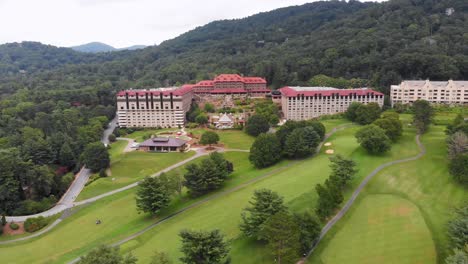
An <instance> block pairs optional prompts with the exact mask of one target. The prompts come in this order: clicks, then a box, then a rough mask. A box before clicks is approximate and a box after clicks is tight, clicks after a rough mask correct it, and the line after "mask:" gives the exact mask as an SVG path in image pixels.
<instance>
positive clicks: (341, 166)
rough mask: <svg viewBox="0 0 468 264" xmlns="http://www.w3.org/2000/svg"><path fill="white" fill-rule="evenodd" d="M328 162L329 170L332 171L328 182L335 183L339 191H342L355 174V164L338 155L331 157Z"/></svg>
mask: <svg viewBox="0 0 468 264" xmlns="http://www.w3.org/2000/svg"><path fill="white" fill-rule="evenodd" d="M330 161H331V164H330V168H331V169H332V172H331V175H330V180H331V181H333V182H335V183H337V184H338V187H339V188H340V189H343V188H344V187H345V186H346V185H347V184H348V182H349V181H351V180H352V178H353V176H354V175H355V174H356V172H357V169H356V163H355V162H354V161H353V160H351V159H346V158H344V157H343V156H341V155H339V154H338V155H336V156H333V157H331V158H330Z"/></svg>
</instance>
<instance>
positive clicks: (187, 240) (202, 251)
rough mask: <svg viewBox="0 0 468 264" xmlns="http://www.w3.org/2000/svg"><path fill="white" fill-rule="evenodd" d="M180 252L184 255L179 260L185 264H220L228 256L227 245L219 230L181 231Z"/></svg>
mask: <svg viewBox="0 0 468 264" xmlns="http://www.w3.org/2000/svg"><path fill="white" fill-rule="evenodd" d="M179 236H180V237H181V238H182V248H181V251H182V253H183V254H184V256H183V257H182V258H180V260H181V261H182V262H183V263H187V264H206V263H210V264H222V263H225V260H226V257H227V256H228V254H229V245H228V243H227V242H226V241H225V240H224V236H223V235H222V234H221V232H220V231H219V230H213V231H210V232H203V231H199V232H197V231H188V230H184V231H181V232H180V234H179Z"/></svg>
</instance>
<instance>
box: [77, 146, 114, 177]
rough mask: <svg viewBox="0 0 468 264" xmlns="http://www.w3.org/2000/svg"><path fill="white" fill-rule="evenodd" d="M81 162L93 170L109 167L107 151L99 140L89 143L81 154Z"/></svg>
mask: <svg viewBox="0 0 468 264" xmlns="http://www.w3.org/2000/svg"><path fill="white" fill-rule="evenodd" d="M81 162H82V163H83V164H85V165H86V167H87V168H89V169H90V170H92V171H93V172H98V171H100V170H101V169H106V168H107V167H109V165H110V157H109V152H108V151H107V148H106V147H105V146H104V145H103V144H102V143H101V142H95V143H90V144H88V145H87V146H86V147H85V149H84V151H83V153H82V154H81Z"/></svg>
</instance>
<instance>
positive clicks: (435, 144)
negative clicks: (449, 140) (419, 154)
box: [309, 126, 468, 263]
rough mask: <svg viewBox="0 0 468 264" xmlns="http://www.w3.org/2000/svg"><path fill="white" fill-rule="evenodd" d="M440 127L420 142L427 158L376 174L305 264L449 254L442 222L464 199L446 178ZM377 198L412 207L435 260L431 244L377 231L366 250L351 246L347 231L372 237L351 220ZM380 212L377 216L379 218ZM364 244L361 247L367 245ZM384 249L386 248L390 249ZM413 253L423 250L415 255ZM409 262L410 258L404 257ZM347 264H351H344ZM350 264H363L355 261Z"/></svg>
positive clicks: (463, 193) (440, 257)
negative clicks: (353, 256)
mask: <svg viewBox="0 0 468 264" xmlns="http://www.w3.org/2000/svg"><path fill="white" fill-rule="evenodd" d="M444 129H445V127H441V126H432V127H431V129H430V130H429V132H428V133H427V134H425V135H424V136H423V137H422V142H423V143H424V145H425V146H426V148H427V154H426V155H425V156H424V157H423V158H421V159H420V160H417V161H412V162H408V163H403V164H400V165H395V166H392V167H389V168H387V169H385V170H384V171H382V172H381V173H379V174H378V175H377V176H376V178H374V179H373V180H372V181H371V182H370V183H369V185H368V187H366V188H365V190H364V192H363V193H362V194H361V195H360V197H359V198H358V200H357V201H356V204H355V206H353V207H352V208H351V210H350V211H349V212H348V214H347V215H346V216H345V217H344V218H343V219H342V220H341V221H340V222H339V223H338V224H337V226H335V227H334V228H333V229H332V230H331V232H330V233H329V234H328V235H327V237H326V238H325V240H323V241H322V242H321V244H320V245H319V247H318V248H317V250H316V252H314V254H313V256H312V258H311V259H310V261H309V263H335V262H333V261H326V260H329V259H330V256H331V255H334V257H335V258H336V259H340V258H347V257H350V255H349V254H347V253H346V252H349V251H355V252H361V256H360V259H361V260H362V259H363V258H366V257H367V256H371V255H372V254H373V253H372V252H381V254H382V256H384V258H383V259H386V260H388V261H379V262H382V263H392V262H391V260H392V256H398V255H400V254H401V252H406V251H407V248H411V249H413V250H412V251H410V252H408V254H409V253H411V257H412V258H413V259H417V258H421V259H423V258H424V257H427V259H426V260H424V261H422V262H416V261H415V262H412V263H431V262H432V263H434V262H438V263H444V262H443V261H444V259H445V257H446V256H447V254H448V253H449V251H448V250H449V249H448V248H447V246H446V245H447V244H448V241H447V236H446V223H447V221H448V220H449V219H450V217H451V212H452V210H453V208H455V207H457V206H459V205H461V204H462V203H463V201H466V200H467V199H468V192H467V190H466V188H465V189H464V188H462V187H461V186H460V185H458V184H456V183H455V182H453V181H452V179H451V178H450V175H449V173H448V170H447V159H446V148H445V134H444V132H443V131H444ZM381 194H387V195H392V196H394V197H395V199H405V201H406V202H405V203H412V207H416V208H418V210H419V211H420V212H421V215H422V216H423V218H424V221H425V223H421V225H426V226H427V228H428V229H429V230H430V232H431V237H432V240H433V243H434V244H435V250H436V251H437V256H436V258H437V259H435V257H434V254H433V252H432V249H431V245H430V244H429V243H428V241H427V239H422V238H421V239H418V240H415V241H411V239H412V238H414V237H413V236H408V237H406V242H405V243H399V239H401V238H398V237H395V236H393V235H391V234H390V235H386V234H388V233H387V232H389V231H391V230H390V229H383V230H382V231H381V232H382V233H380V234H378V233H376V234H375V236H370V237H369V240H368V241H367V243H368V244H370V245H371V247H367V248H366V250H362V249H363V247H364V244H363V241H360V240H358V241H355V240H354V239H353V238H352V237H349V236H344V235H343V234H346V233H348V234H350V231H349V230H362V231H363V232H364V233H370V232H374V231H373V228H372V227H368V228H366V226H361V223H359V222H357V221H355V220H354V219H355V218H359V217H362V216H359V215H360V210H362V209H361V208H362V207H363V206H366V205H365V204H368V203H374V206H378V205H379V200H378V199H377V197H379V196H378V195H381ZM383 213H384V212H381V214H383ZM387 221H388V223H386V225H387V226H388V227H390V228H391V227H392V226H395V225H398V223H397V222H396V220H395V219H387ZM406 222H408V223H411V222H412V218H411V217H408V218H407V219H406ZM344 237H347V240H348V242H349V241H351V239H353V243H347V244H346V247H347V249H346V250H343V241H342V240H343V239H344ZM367 243H366V245H367ZM388 245H392V246H391V247H390V246H388ZM417 249H421V250H423V249H425V250H426V251H424V250H423V251H420V250H417ZM407 257H408V258H410V255H408V256H407ZM349 263H353V262H349ZM354 263H363V262H359V261H356V262H354Z"/></svg>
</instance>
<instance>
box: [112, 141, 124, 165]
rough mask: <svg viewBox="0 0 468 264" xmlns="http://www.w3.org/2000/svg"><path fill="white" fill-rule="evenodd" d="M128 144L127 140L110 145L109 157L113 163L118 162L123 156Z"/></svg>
mask: <svg viewBox="0 0 468 264" xmlns="http://www.w3.org/2000/svg"><path fill="white" fill-rule="evenodd" d="M127 144H128V142H127V141H126V140H117V141H116V142H114V143H112V144H111V145H110V147H111V148H110V149H109V155H110V158H111V161H112V162H116V161H117V160H118V158H119V157H120V156H121V155H122V154H123V151H124V149H125V147H126V146H127Z"/></svg>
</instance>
